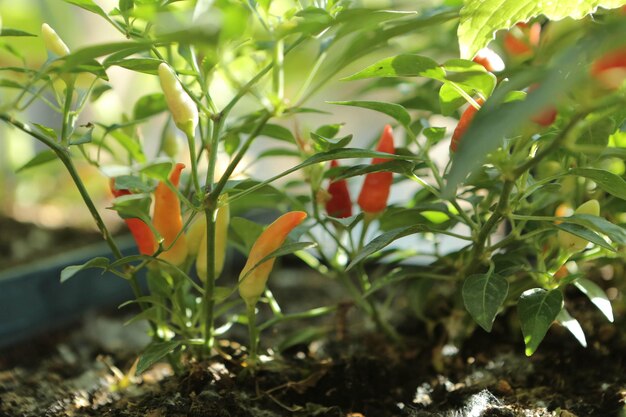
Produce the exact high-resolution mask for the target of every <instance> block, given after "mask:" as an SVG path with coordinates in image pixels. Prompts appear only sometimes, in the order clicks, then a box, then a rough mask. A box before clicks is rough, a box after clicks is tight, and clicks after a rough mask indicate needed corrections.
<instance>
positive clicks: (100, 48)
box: [61, 42, 152, 71]
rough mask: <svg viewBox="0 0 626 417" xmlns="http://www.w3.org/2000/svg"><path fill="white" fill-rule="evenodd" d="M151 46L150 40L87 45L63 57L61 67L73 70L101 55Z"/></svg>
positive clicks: (129, 52)
mask: <svg viewBox="0 0 626 417" xmlns="http://www.w3.org/2000/svg"><path fill="white" fill-rule="evenodd" d="M151 47H152V43H150V42H112V43H105V44H100V45H93V46H87V47H85V48H81V49H78V50H76V51H74V52H72V53H71V54H69V55H67V56H66V57H64V58H62V59H63V60H64V61H65V63H64V65H63V67H62V68H61V69H62V70H64V71H72V70H73V69H75V68H76V67H79V66H80V65H82V64H86V63H93V62H95V61H94V60H95V59H96V58H99V57H101V56H105V55H110V54H112V53H116V52H124V53H128V54H133V53H138V52H143V51H146V50H148V49H150V48H151Z"/></svg>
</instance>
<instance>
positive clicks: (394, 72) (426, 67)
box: [343, 54, 446, 82]
mask: <svg viewBox="0 0 626 417" xmlns="http://www.w3.org/2000/svg"><path fill="white" fill-rule="evenodd" d="M373 77H426V78H432V79H434V80H439V81H442V82H443V81H445V77H446V73H445V71H444V70H443V68H441V67H440V66H439V64H437V62H435V61H434V60H433V59H431V58H428V57H425V56H420V55H409V54H402V55H398V56H394V57H390V58H386V59H383V60H382V61H378V62H377V63H375V64H373V65H370V66H369V67H367V68H365V69H364V70H362V71H359V72H357V73H356V74H354V75H351V76H349V77H346V78H343V80H344V81H352V80H362V79H365V78H373Z"/></svg>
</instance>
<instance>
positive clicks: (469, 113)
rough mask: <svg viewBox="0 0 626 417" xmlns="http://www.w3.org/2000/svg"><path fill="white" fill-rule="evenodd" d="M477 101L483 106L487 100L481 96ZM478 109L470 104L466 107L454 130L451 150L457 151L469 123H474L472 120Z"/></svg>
mask: <svg viewBox="0 0 626 417" xmlns="http://www.w3.org/2000/svg"><path fill="white" fill-rule="evenodd" d="M475 101H476V103H478V105H479V106H482V105H483V104H484V102H485V101H484V100H483V99H482V98H480V97H479V98H477V99H476V100H475ZM477 111H478V109H477V108H476V107H474V106H472V105H470V106H469V107H468V108H467V109H465V111H464V112H463V114H462V115H461V118H460V119H459V123H458V124H457V125H456V128H454V132H453V133H452V140H451V141H450V152H452V153H454V152H456V148H457V147H458V146H459V143H460V142H461V138H462V137H463V135H464V134H465V131H466V130H467V128H468V127H469V125H470V124H471V123H472V120H473V119H474V115H475V114H476V112H477Z"/></svg>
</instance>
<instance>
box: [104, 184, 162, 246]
mask: <svg viewBox="0 0 626 417" xmlns="http://www.w3.org/2000/svg"><path fill="white" fill-rule="evenodd" d="M109 185H110V188H111V193H113V195H114V196H115V197H120V196H123V195H130V194H132V193H131V192H130V191H129V190H117V189H115V180H114V179H113V178H111V181H110V183H109ZM124 221H125V222H126V225H127V226H128V230H130V233H131V234H132V235H133V238H134V239H135V243H137V248H138V249H139V253H140V254H142V255H152V254H153V253H154V252H155V250H156V247H157V244H156V239H155V238H154V233H152V230H150V227H148V225H147V224H145V223H144V222H143V220H140V219H138V218H136V217H135V218H129V219H124Z"/></svg>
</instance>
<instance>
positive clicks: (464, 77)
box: [439, 59, 497, 116]
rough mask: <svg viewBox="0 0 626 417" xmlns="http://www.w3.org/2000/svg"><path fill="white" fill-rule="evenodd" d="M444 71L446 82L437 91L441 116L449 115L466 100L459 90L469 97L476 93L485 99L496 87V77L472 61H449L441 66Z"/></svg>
mask: <svg viewBox="0 0 626 417" xmlns="http://www.w3.org/2000/svg"><path fill="white" fill-rule="evenodd" d="M443 68H444V69H445V71H446V79H447V80H446V82H444V84H443V85H442V86H441V89H440V90H439V103H440V105H441V111H442V114H443V115H445V116H449V115H451V114H452V113H453V112H454V111H455V110H456V109H457V108H459V107H460V106H461V105H463V104H465V103H467V100H466V99H465V97H463V95H461V92H460V91H459V90H462V91H463V92H465V93H466V94H467V95H469V96H475V95H476V94H477V93H478V94H480V95H481V96H483V97H485V98H487V97H489V96H490V95H491V93H492V92H493V90H494V88H495V87H496V81H497V80H496V76H495V75H493V74H492V73H490V72H488V71H487V70H485V68H484V67H483V66H482V65H480V64H477V63H475V62H473V61H467V60H464V59H451V60H449V61H446V62H445V63H444V64H443Z"/></svg>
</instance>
